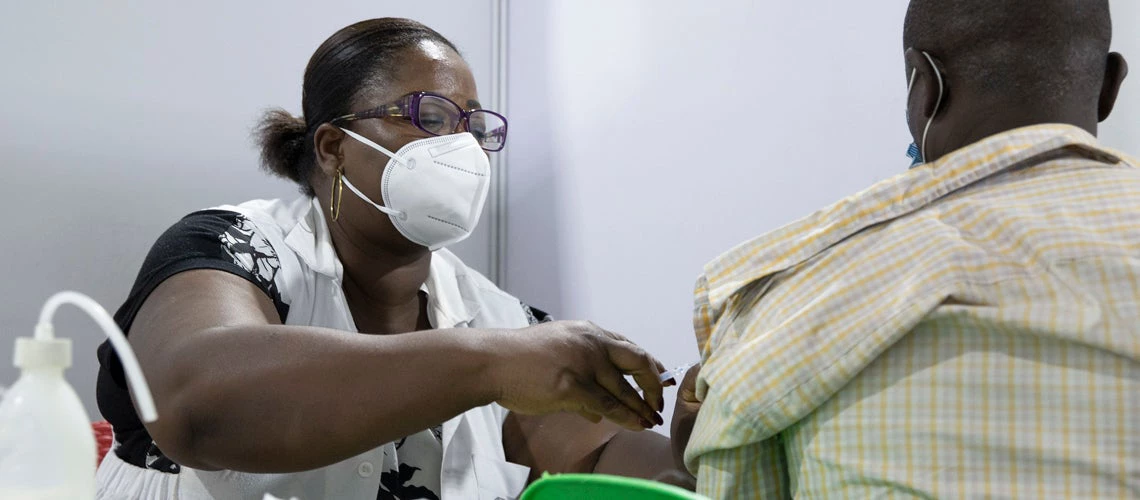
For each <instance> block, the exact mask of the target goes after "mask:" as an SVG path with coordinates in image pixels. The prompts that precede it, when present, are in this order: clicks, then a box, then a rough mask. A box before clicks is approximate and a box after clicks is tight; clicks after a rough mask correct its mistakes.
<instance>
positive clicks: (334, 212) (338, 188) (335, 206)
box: [329, 166, 344, 222]
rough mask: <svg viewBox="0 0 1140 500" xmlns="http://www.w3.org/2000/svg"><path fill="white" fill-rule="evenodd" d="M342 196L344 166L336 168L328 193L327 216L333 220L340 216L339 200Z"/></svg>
mask: <svg viewBox="0 0 1140 500" xmlns="http://www.w3.org/2000/svg"><path fill="white" fill-rule="evenodd" d="M343 197H344V168H343V167H340V166H338V167H337V168H336V179H334V180H333V183H332V193H330V194H329V216H330V217H332V220H333V222H336V220H337V219H339V218H340V200H341V198H343Z"/></svg>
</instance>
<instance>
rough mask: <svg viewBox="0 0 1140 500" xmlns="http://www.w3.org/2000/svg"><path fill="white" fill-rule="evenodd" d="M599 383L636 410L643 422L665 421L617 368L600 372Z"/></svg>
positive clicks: (655, 422) (659, 422)
mask: <svg viewBox="0 0 1140 500" xmlns="http://www.w3.org/2000/svg"><path fill="white" fill-rule="evenodd" d="M597 380H598V385H600V386H602V387H603V388H604V389H605V390H607V391H609V392H610V394H611V395H613V396H615V397H617V399H618V401H621V402H622V404H624V405H625V406H626V407H628V408H629V409H631V410H633V411H634V412H636V413H637V414H638V415H639V416H640V417H641V419H642V421H643V422H648V423H650V424H656V425H661V424H663V423H665V421H664V420H663V419H662V418H661V415H658V414H657V412H656V411H654V409H653V408H652V407H650V406H649V403H648V402H646V401H645V400H644V399H642V398H641V394H639V393H638V392H637V389H634V388H633V386H632V385H629V382H627V381H626V380H625V377H624V376H622V374H621V373H620V372H618V371H617V370H606V371H605V372H602V373H599V374H598V376H597Z"/></svg>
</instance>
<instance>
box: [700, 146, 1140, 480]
mask: <svg viewBox="0 0 1140 500" xmlns="http://www.w3.org/2000/svg"><path fill="white" fill-rule="evenodd" d="M696 324H697V330H698V337H699V340H700V343H701V344H702V349H704V350H705V354H706V357H707V360H706V363H707V364H706V366H705V368H704V369H702V372H701V376H702V379H703V380H704V381H705V382H706V383H707V385H706V387H707V388H708V393H707V394H706V395H705V396H706V397H705V407H704V408H702V410H701V416H700V418H699V420H698V423H697V428H696V429H695V431H694V436H693V441H692V442H691V444H690V450H689V457H690V458H691V459H699V460H692V463H699V466H700V470H699V472H700V479H699V483H700V488H701V490H702V491H703V492H706V493H708V494H710V496H713V497H739V498H743V497H758V496H759V495H761V494H762V493H777V492H778V493H779V494H780V495H781V496H786V495H789V494H796V495H802V496H805V497H822V496H827V497H831V496H840V495H842V496H844V497H847V496H850V497H853V498H866V497H873V496H878V495H892V494H901V495H916V496H936V497H940V496H960V495H965V496H974V495H991V494H993V495H1003V496H1014V497H1030V498H1040V497H1046V496H1056V497H1082V496H1119V497H1126V496H1137V495H1140V419H1137V418H1136V417H1135V415H1137V414H1140V170H1138V169H1136V168H1135V164H1131V163H1130V162H1129V161H1126V160H1123V159H1121V158H1119V157H1117V156H1116V155H1115V154H1114V153H1112V152H1109V151H1105V150H1103V149H1102V148H1100V147H1099V146H1098V145H1097V143H1096V141H1095V139H1094V138H1093V137H1092V136H1091V135H1089V134H1087V133H1086V132H1084V131H1082V130H1080V129H1078V128H1076V127H1071V126H1038V127H1030V128H1025V129H1019V130H1015V131H1012V132H1007V133H1004V134H999V135H997V136H993V137H990V138H988V139H986V140H984V141H982V142H980V143H977V144H974V145H972V146H969V147H967V148H965V149H963V150H959V151H958V152H955V153H953V154H952V155H949V156H948V157H947V158H944V159H942V160H940V161H939V162H938V164H937V165H928V166H926V167H922V168H919V169H915V170H912V171H911V172H908V173H907V174H904V175H901V176H899V177H897V178H895V179H891V180H888V181H885V182H883V183H880V184H879V185H876V186H875V187H872V188H871V189H869V190H867V191H865V192H863V193H861V194H859V195H856V196H854V197H851V198H848V199H847V200H844V201H842V202H840V203H838V204H836V205H833V206H832V207H829V208H827V209H824V210H822V211H820V212H818V213H817V214H815V215H813V216H811V217H809V218H808V219H805V220H803V221H800V222H798V223H795V224H793V225H791V226H788V227H787V228H784V229H781V230H779V231H776V232H775V233H773V234H772V235H769V236H766V237H762V238H760V239H758V240H755V241H753V242H750V243H748V244H745V245H743V246H741V247H739V248H737V249H735V250H733V251H732V252H729V253H728V254H726V255H725V256H724V257H722V258H721V259H719V260H717V261H714V262H713V263H712V264H710V265H709V266H708V267H707V268H706V275H705V277H704V278H702V281H701V283H700V284H699V285H698V314H697V320H696Z"/></svg>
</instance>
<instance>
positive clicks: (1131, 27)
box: [1099, 0, 1140, 156]
mask: <svg viewBox="0 0 1140 500" xmlns="http://www.w3.org/2000/svg"><path fill="white" fill-rule="evenodd" d="M1110 4H1111V5H1112V20H1113V22H1112V24H1113V28H1114V29H1113V40H1112V50H1115V51H1117V52H1120V53H1121V54H1124V58H1125V59H1127V60H1128V62H1129V63H1131V65H1132V76H1130V77H1129V78H1128V79H1127V80H1125V82H1124V88H1123V89H1121V91H1120V99H1119V100H1118V101H1117V103H1116V110H1115V111H1113V113H1112V116H1110V117H1109V118H1108V120H1106V121H1105V122H1104V125H1102V127H1101V129H1100V133H1099V136H1100V138H1101V140H1103V141H1104V142H1105V143H1106V144H1108V145H1110V146H1112V147H1114V148H1117V149H1120V150H1121V151H1125V152H1127V153H1129V154H1132V155H1134V156H1140V31H1137V28H1138V27H1140V2H1137V1H1136V0H1112V1H1111V2H1110Z"/></svg>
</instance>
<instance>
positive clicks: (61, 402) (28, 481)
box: [0, 292, 157, 500]
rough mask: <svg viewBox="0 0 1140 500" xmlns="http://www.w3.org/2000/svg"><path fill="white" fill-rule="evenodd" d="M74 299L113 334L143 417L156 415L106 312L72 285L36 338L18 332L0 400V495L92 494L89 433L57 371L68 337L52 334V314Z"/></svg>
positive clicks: (23, 498)
mask: <svg viewBox="0 0 1140 500" xmlns="http://www.w3.org/2000/svg"><path fill="white" fill-rule="evenodd" d="M65 303H71V304H74V305H76V306H79V307H80V308H81V309H83V310H84V311H87V313H88V314H90V315H91V316H92V318H94V319H95V322H96V323H98V324H99V326H100V327H102V328H103V331H104V332H105V333H106V334H107V336H109V337H110V338H111V344H112V345H113V346H114V347H115V351H116V352H118V354H119V358H120V360H121V361H122V363H123V368H124V371H125V373H126V375H127V378H128V380H129V381H130V384H131V389H132V392H133V393H134V394H135V397H136V404H137V407H138V409H139V414H140V416H141V417H142V419H143V421H144V422H153V421H154V420H155V419H156V418H157V415H156V414H155V410H154V402H153V400H152V399H151V394H150V389H149V388H148V387H147V385H146V380H145V379H143V377H142V371H141V370H140V369H139V367H138V362H137V361H136V359H135V356H134V352H133V351H131V349H130V345H129V344H127V340H126V337H124V336H123V333H122V332H121V331H119V329H118V327H117V326H116V325H115V322H114V321H113V320H112V319H111V316H110V315H108V314H107V311H105V310H104V309H103V308H102V307H100V306H99V304H97V303H96V302H95V301H93V300H91V299H90V298H88V297H87V296H85V295H82V294H78V293H75V292H61V293H59V294H56V295H55V296H53V297H52V298H51V299H49V300H48V302H47V304H45V305H44V309H43V312H42V313H41V315H40V323H39V324H38V325H37V326H36V334H35V337H34V338H27V337H21V338H18V339H16V352H15V363H16V366H17V367H18V368H20V370H21V374H20V378H19V380H17V381H16V383H15V385H13V386H12V387H11V388H9V389H8V390H7V392H5V393H4V394H3V398H4V399H3V401H2V402H0V499H3V500H48V499H51V500H55V499H68V500H89V499H93V498H95V436H94V433H93V431H92V429H91V420H90V419H88V416H87V412H86V411H85V410H84V409H83V405H82V403H80V402H79V396H77V395H76V394H75V390H74V389H73V388H72V387H71V385H70V384H68V383H67V380H66V379H64V378H63V371H64V370H65V369H66V368H68V367H69V366H71V341H70V340H68V339H56V338H54V333H53V328H52V326H51V317H52V315H53V314H54V313H55V310H56V309H57V308H58V307H59V306H60V305H62V304H65Z"/></svg>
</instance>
